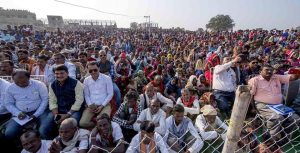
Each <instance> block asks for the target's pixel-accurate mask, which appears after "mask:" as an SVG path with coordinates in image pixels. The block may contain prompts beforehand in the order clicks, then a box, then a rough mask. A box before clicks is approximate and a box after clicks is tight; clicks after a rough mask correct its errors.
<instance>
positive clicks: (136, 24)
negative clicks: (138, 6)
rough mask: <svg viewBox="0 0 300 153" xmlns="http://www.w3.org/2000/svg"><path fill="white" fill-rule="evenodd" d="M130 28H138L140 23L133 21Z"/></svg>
mask: <svg viewBox="0 0 300 153" xmlns="http://www.w3.org/2000/svg"><path fill="white" fill-rule="evenodd" d="M130 28H131V29H137V28H138V23H136V22H131V23H130Z"/></svg>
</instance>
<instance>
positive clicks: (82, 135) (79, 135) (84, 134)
mask: <svg viewBox="0 0 300 153" xmlns="http://www.w3.org/2000/svg"><path fill="white" fill-rule="evenodd" d="M88 138H89V132H88V131H87V130H81V129H79V130H77V131H76V132H75V134H74V137H73V138H72V140H70V141H68V142H66V141H64V140H62V143H63V144H64V145H65V146H66V147H65V148H64V149H63V151H64V152H67V151H71V150H72V149H74V148H75V145H76V143H77V142H78V141H81V140H84V139H88Z"/></svg>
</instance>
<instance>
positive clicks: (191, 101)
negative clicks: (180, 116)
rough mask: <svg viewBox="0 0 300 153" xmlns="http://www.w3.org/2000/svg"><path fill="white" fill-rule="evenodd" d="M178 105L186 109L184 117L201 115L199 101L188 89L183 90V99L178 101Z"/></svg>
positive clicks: (180, 98)
mask: <svg viewBox="0 0 300 153" xmlns="http://www.w3.org/2000/svg"><path fill="white" fill-rule="evenodd" d="M176 103H177V104H180V105H182V106H183V107H184V115H188V117H190V116H192V115H198V114H199V113H200V103H199V100H198V99H197V97H195V96H193V95H191V94H190V91H189V90H188V89H186V88H185V89H182V90H181V97H179V98H178V99H177V102H176Z"/></svg>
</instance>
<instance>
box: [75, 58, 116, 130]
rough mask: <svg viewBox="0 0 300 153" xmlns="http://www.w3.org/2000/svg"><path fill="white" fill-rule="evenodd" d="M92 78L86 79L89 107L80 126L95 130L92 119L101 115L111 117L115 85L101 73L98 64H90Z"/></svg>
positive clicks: (85, 92)
mask: <svg viewBox="0 0 300 153" xmlns="http://www.w3.org/2000/svg"><path fill="white" fill-rule="evenodd" d="M88 71H89V73H90V74H91V76H89V77H87V78H85V79H84V82H83V85H84V97H85V101H86V104H87V105H88V107H87V108H86V109H85V110H84V112H83V114H82V118H81V120H80V126H81V127H84V128H93V127H94V125H95V124H94V123H93V122H91V120H92V118H93V117H94V116H97V115H101V114H104V113H106V114H109V115H111V110H112V108H111V104H110V101H111V99H112V97H113V84H112V80H111V78H110V77H109V76H107V75H105V74H102V73H100V72H99V68H98V66H97V63H96V62H91V63H88Z"/></svg>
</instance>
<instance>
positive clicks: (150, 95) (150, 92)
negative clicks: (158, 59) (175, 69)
mask: <svg viewBox="0 0 300 153" xmlns="http://www.w3.org/2000/svg"><path fill="white" fill-rule="evenodd" d="M153 99H157V100H158V101H159V102H160V103H162V104H163V105H162V107H161V108H162V109H163V110H164V111H166V112H167V113H169V112H170V111H171V110H172V108H173V101H172V100H171V99H168V98H166V97H164V96H163V95H162V94H161V93H160V92H156V91H155V88H154V86H153V84H151V83H149V84H148V85H147V86H146V88H145V93H144V94H141V95H140V105H141V106H142V109H146V108H148V106H149V104H150V101H151V100H153Z"/></svg>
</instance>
